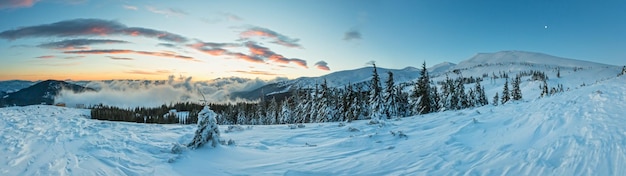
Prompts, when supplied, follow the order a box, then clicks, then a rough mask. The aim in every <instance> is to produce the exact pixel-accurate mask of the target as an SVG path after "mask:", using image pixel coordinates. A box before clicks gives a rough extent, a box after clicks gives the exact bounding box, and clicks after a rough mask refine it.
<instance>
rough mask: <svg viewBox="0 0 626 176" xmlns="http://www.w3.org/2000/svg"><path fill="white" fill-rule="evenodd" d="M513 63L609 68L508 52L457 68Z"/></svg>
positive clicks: (476, 57) (475, 59)
mask: <svg viewBox="0 0 626 176" xmlns="http://www.w3.org/2000/svg"><path fill="white" fill-rule="evenodd" d="M511 63H528V64H540V65H551V66H559V67H589V66H598V67H603V66H609V65H606V64H600V63H595V62H589V61H582V60H576V59H569V58H563V57H558V56H553V55H548V54H544V53H538V52H530V51H517V50H508V51H499V52H495V53H478V54H476V55H474V56H473V57H471V58H470V59H468V60H465V61H463V62H460V63H459V64H458V65H457V66H456V68H469V67H472V66H476V65H481V64H511Z"/></svg>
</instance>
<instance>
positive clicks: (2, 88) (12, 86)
mask: <svg viewBox="0 0 626 176" xmlns="http://www.w3.org/2000/svg"><path fill="white" fill-rule="evenodd" d="M35 83H37V82H33V81H24V80H7V81H0V92H5V93H11V92H16V91H18V90H20V89H23V88H26V87H28V86H32V85H33V84H35Z"/></svg>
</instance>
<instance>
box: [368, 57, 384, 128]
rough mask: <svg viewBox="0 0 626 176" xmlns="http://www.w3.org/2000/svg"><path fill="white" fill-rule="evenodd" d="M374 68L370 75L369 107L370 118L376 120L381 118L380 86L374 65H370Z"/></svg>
mask: <svg viewBox="0 0 626 176" xmlns="http://www.w3.org/2000/svg"><path fill="white" fill-rule="evenodd" d="M372 65H373V66H374V69H373V73H372V81H371V85H370V97H369V105H370V118H372V119H374V120H377V119H380V118H381V116H382V111H381V110H382V109H383V108H382V107H381V106H383V102H382V96H381V94H382V87H381V86H380V77H379V76H378V72H377V71H376V64H375V63H372Z"/></svg>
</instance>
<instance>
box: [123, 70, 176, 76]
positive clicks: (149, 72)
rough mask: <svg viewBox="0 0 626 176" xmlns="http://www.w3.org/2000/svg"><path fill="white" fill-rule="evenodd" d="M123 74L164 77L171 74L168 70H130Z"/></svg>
mask: <svg viewBox="0 0 626 176" xmlns="http://www.w3.org/2000/svg"><path fill="white" fill-rule="evenodd" d="M125 73H129V74H139V75H164V74H170V73H172V72H171V71H169V70H156V71H143V70H131V71H126V72H125Z"/></svg>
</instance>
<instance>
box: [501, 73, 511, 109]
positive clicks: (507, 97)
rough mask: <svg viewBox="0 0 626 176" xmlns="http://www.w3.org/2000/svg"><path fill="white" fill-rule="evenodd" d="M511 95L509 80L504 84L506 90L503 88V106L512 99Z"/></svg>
mask: <svg viewBox="0 0 626 176" xmlns="http://www.w3.org/2000/svg"><path fill="white" fill-rule="evenodd" d="M509 93H510V92H509V79H508V78H507V79H506V81H505V82H504V88H502V101H500V102H501V104H504V103H506V102H508V101H509V100H510V99H511V95H510V94H509Z"/></svg>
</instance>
